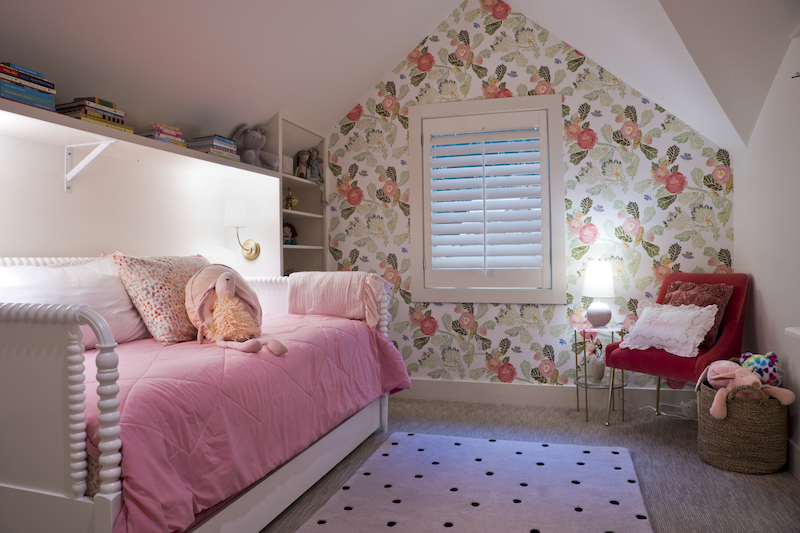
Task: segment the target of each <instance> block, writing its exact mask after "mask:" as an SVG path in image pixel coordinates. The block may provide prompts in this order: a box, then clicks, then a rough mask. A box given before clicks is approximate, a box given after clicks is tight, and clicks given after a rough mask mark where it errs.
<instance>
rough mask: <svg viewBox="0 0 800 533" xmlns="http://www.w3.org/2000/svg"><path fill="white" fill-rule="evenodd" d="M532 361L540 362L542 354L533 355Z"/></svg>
mask: <svg viewBox="0 0 800 533" xmlns="http://www.w3.org/2000/svg"><path fill="white" fill-rule="evenodd" d="M533 360H534V361H541V360H542V352H536V353H535V354H533Z"/></svg>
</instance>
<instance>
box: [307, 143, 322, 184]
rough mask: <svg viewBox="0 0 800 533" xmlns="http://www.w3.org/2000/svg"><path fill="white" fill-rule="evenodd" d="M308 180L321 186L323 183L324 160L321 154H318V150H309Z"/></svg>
mask: <svg viewBox="0 0 800 533" xmlns="http://www.w3.org/2000/svg"><path fill="white" fill-rule="evenodd" d="M307 177H308V179H310V180H311V181H315V182H317V185H321V184H322V183H323V181H322V159H321V158H320V157H319V153H318V152H317V150H316V148H309V149H308V176H307Z"/></svg>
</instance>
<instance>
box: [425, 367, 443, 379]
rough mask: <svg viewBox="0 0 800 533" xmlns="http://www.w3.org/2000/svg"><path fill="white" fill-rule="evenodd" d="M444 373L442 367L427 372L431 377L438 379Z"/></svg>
mask: <svg viewBox="0 0 800 533" xmlns="http://www.w3.org/2000/svg"><path fill="white" fill-rule="evenodd" d="M444 374H445V371H444V370H442V369H437V370H434V371H433V372H428V377H430V378H431V379H440V378H441V377H443V375H444Z"/></svg>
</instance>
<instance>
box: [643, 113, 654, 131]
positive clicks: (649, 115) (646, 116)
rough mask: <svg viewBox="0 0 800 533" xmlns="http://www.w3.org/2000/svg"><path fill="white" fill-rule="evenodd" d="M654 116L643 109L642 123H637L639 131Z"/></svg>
mask: <svg viewBox="0 0 800 533" xmlns="http://www.w3.org/2000/svg"><path fill="white" fill-rule="evenodd" d="M654 116H655V115H654V114H653V112H652V111H650V110H649V109H645V110H644V111H642V121H641V122H640V123H639V129H642V128H644V127H645V126H647V125H648V124H649V123H650V121H651V120H653V117H654Z"/></svg>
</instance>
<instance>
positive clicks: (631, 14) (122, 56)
mask: <svg viewBox="0 0 800 533" xmlns="http://www.w3.org/2000/svg"><path fill="white" fill-rule="evenodd" d="M458 3H459V2H458V0H403V1H395V2H388V1H384V0H347V1H346V2H338V3H331V2H326V1H324V0H295V1H287V0H283V1H278V0H267V1H262V2H254V1H249V0H230V1H228V2H217V1H210V0H169V1H164V0H136V1H129V2H126V3H121V2H107V1H102V0H73V1H70V2H69V3H67V4H65V3H63V2H58V1H56V0H40V1H36V2H12V1H7V2H2V6H0V40H2V43H1V44H2V46H1V47H0V50H1V51H2V55H3V57H2V58H0V60H2V61H12V62H14V63H18V64H21V65H23V66H27V67H29V68H33V69H35V70H38V71H41V72H43V73H44V74H45V75H46V76H47V77H48V78H49V79H51V80H53V81H54V82H56V85H57V89H58V92H59V94H58V97H57V100H56V101H57V102H61V101H68V100H71V99H72V98H73V97H76V96H100V97H103V98H107V99H110V100H113V101H115V102H117V104H118V107H119V108H120V109H122V110H124V111H126V112H128V114H129V123H130V124H132V125H133V126H135V127H136V126H144V125H146V124H151V123H153V122H162V123H166V124H171V125H175V126H178V127H180V128H181V129H182V130H183V131H184V133H185V134H186V135H187V136H189V137H191V136H193V135H199V134H206V133H218V134H222V135H229V134H230V133H231V132H232V131H233V130H234V129H235V127H236V126H238V125H239V124H243V123H249V124H255V123H265V122H266V121H267V120H269V119H270V118H271V117H272V116H273V115H274V114H275V113H276V112H278V111H279V110H282V111H284V112H286V113H288V114H290V115H291V116H294V117H296V118H298V119H300V120H302V121H304V122H306V123H308V124H310V125H312V126H314V127H316V128H317V129H319V130H321V131H324V132H327V131H329V130H330V129H331V128H332V127H333V126H334V125H335V124H336V123H337V122H338V121H339V120H340V119H341V118H342V117H343V116H344V115H345V114H346V113H347V112H348V111H350V109H351V108H352V107H353V105H354V103H355V102H356V101H357V100H358V99H359V98H360V97H361V96H362V95H363V94H365V93H366V92H367V91H369V90H371V89H372V87H374V86H375V84H376V83H377V82H379V81H380V80H381V77H382V76H384V75H385V74H386V72H387V71H388V70H389V69H391V68H392V67H393V66H394V65H396V64H397V63H398V62H399V61H400V60H401V59H402V58H404V57H405V55H406V54H407V53H408V52H409V51H410V50H411V49H413V48H414V46H416V45H417V44H418V42H419V41H420V40H421V39H422V38H423V37H424V36H426V35H428V34H429V33H431V32H432V31H433V30H434V29H435V27H436V26H437V25H438V24H439V22H441V21H442V20H444V19H445V18H446V17H447V15H449V14H450V12H451V11H452V10H453V9H454V8H455V7H457V5H458ZM509 3H510V4H511V6H512V8H513V10H514V11H518V12H522V13H524V14H526V15H527V16H528V17H530V18H531V19H533V20H535V21H536V22H538V23H539V24H540V25H542V26H544V27H546V28H548V29H549V30H550V31H551V32H552V33H554V34H556V35H558V36H559V37H560V38H562V39H563V40H565V41H567V42H568V43H570V44H571V45H572V46H574V47H576V48H578V49H579V50H581V51H582V52H583V53H584V54H586V55H587V56H589V57H591V58H592V59H594V60H595V61H597V62H598V63H600V64H601V65H602V66H604V67H605V68H606V69H608V70H610V71H611V72H613V73H615V74H616V75H617V76H618V77H620V78H622V79H623V80H625V81H626V82H627V83H628V84H630V85H631V86H633V87H636V88H637V89H638V90H639V91H641V92H642V93H643V94H645V95H646V96H648V97H650V98H652V99H653V100H654V101H656V102H658V103H659V104H660V105H662V106H663V107H664V108H666V109H667V110H668V111H670V112H672V113H674V114H675V115H677V116H678V117H680V118H681V119H682V120H684V121H686V122H688V123H689V124H690V125H691V126H693V127H694V128H696V129H697V130H698V131H700V132H701V133H703V134H704V135H706V136H707V137H709V138H710V139H711V140H712V141H714V142H715V143H717V144H718V145H720V146H724V147H728V148H729V149H737V148H741V147H742V146H744V145H745V144H746V142H747V140H748V139H749V137H750V132H751V131H752V129H753V126H754V125H755V120H756V118H757V116H758V113H759V111H760V109H761V106H762V104H763V102H764V99H765V97H766V94H767V91H768V90H769V87H770V85H771V83H772V80H773V78H774V75H775V72H776V71H777V68H778V66H779V64H780V62H781V59H782V58H783V55H784V53H785V51H786V49H787V47H788V44H789V40H790V38H791V36H792V33H793V32H794V31H796V29H797V27H798V24H799V23H800V2H798V1H797V0H759V1H758V2H751V1H750V0H703V1H702V2H697V1H695V0H558V1H553V0H514V1H511V2H509ZM798 69H800V65H798Z"/></svg>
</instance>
